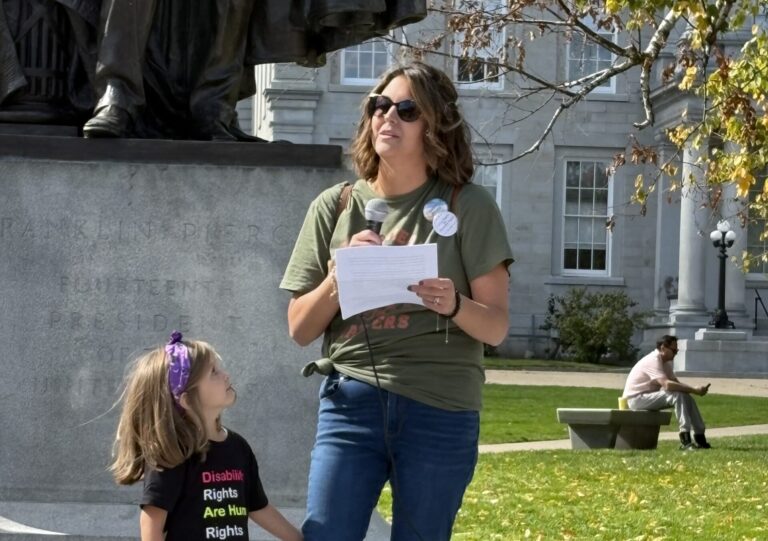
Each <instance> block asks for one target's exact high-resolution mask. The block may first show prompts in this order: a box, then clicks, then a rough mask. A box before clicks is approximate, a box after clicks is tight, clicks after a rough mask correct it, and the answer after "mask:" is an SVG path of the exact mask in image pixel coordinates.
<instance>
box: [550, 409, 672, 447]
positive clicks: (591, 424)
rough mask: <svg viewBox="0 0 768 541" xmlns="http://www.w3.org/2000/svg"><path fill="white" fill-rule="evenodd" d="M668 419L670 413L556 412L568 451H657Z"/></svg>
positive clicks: (591, 410) (596, 410)
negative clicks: (565, 427) (564, 429)
mask: <svg viewBox="0 0 768 541" xmlns="http://www.w3.org/2000/svg"><path fill="white" fill-rule="evenodd" d="M671 417H672V413H671V412H669V411H647V410H617V409H601V408H557V420H558V421H559V422H561V423H566V424H568V432H569V434H570V436H571V449H656V445H657V444H658V441H659V429H660V428H661V425H668V424H669V420H670V419H671Z"/></svg>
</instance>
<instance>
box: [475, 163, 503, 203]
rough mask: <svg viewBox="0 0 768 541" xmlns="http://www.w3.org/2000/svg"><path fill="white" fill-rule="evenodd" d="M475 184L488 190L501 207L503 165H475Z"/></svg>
mask: <svg viewBox="0 0 768 541" xmlns="http://www.w3.org/2000/svg"><path fill="white" fill-rule="evenodd" d="M473 182H474V183H475V184H478V185H479V186H482V187H483V188H485V189H486V190H488V192H489V193H490V194H491V196H493V199H494V200H495V201H496V204H497V205H498V206H499V207H501V165H475V176H474V180H473Z"/></svg>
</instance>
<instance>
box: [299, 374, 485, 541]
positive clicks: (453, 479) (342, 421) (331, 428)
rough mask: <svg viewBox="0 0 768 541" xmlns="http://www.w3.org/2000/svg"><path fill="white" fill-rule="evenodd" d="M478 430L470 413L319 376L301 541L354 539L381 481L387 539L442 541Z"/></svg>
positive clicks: (467, 476) (468, 475)
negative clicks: (389, 502) (385, 492)
mask: <svg viewBox="0 0 768 541" xmlns="http://www.w3.org/2000/svg"><path fill="white" fill-rule="evenodd" d="M382 401H383V406H384V409H382ZM385 425H386V429H385ZM479 428H480V422H479V414H478V412H476V411H445V410H441V409H439V408H435V407H432V406H427V405H426V404H423V403H420V402H417V401H415V400H411V399H409V398H405V397H403V396H400V395H397V394H394V393H390V392H387V391H381V395H379V391H378V389H377V388H376V387H374V386H372V385H368V384H367V383H363V382H360V381H357V380H354V379H351V378H349V377H347V376H342V375H340V374H339V373H334V374H331V375H330V376H327V377H326V378H325V380H324V381H323V383H322V385H321V387H320V411H319V418H318V423H317V437H316V440H315V447H314V449H313V450H312V462H311V465H310V469H309V488H308V495H307V518H306V520H305V521H304V524H303V526H302V532H303V534H304V539H305V541H361V540H362V539H363V538H364V537H365V534H366V531H367V529H368V523H369V522H370V518H371V513H372V511H373V509H374V507H375V506H376V503H377V501H378V499H379V494H380V493H381V489H382V487H383V486H384V483H385V482H386V481H387V480H389V481H390V484H391V486H392V491H393V506H392V507H393V513H392V514H393V516H392V537H391V539H392V541H443V540H445V541H448V540H449V539H450V538H451V528H452V527H453V521H454V519H455V518H456V513H457V512H458V510H459V507H460V506H461V499H462V497H463V496H464V491H465V490H466V488H467V485H469V482H470V481H471V480H472V474H473V473H474V469H475V464H476V462H477V439H478V432H479ZM385 438H386V439H385ZM387 440H388V444H389V445H387ZM388 447H389V449H388Z"/></svg>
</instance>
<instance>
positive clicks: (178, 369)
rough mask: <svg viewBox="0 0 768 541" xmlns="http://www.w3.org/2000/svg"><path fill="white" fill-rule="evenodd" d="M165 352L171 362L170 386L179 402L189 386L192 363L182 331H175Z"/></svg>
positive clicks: (169, 371) (169, 367)
mask: <svg viewBox="0 0 768 541" xmlns="http://www.w3.org/2000/svg"><path fill="white" fill-rule="evenodd" d="M165 352H166V353H167V354H168V357H169V358H170V360H171V362H170V363H169V364H168V387H169V388H170V390H171V395H172V396H173V399H174V400H175V401H176V403H177V404H178V403H179V400H180V399H181V394H182V393H183V392H184V391H185V390H186V388H187V381H188V380H189V372H190V368H191V366H190V365H191V363H190V361H189V351H188V350H187V346H185V345H184V343H183V342H182V341H181V333H180V332H179V331H173V334H171V339H170V341H169V342H168V345H167V346H165Z"/></svg>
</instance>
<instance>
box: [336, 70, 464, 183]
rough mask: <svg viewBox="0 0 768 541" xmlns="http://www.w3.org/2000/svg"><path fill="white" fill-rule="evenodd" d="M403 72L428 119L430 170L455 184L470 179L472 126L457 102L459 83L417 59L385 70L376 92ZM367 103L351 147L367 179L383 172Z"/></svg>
mask: <svg viewBox="0 0 768 541" xmlns="http://www.w3.org/2000/svg"><path fill="white" fill-rule="evenodd" d="M400 76H403V77H405V79H406V80H407V81H408V85H409V87H410V89H411V95H412V96H413V100H414V101H415V102H416V106H417V107H418V108H419V111H421V118H423V119H424V123H425V132H424V153H425V157H426V160H427V174H429V175H436V176H437V177H438V178H439V179H440V180H441V181H443V182H446V183H448V184H451V185H459V184H466V183H468V182H470V181H471V179H472V173H473V171H474V167H473V165H472V147H471V145H470V136H469V128H468V127H467V124H466V122H464V119H463V118H462V116H461V113H460V112H459V108H458V104H457V103H456V100H457V99H458V94H457V93H456V87H455V86H454V85H453V83H452V82H451V80H450V79H449V78H448V76H447V75H446V74H445V73H443V72H442V71H440V70H439V69H437V68H435V67H433V66H430V65H429V64H425V63H423V62H413V63H410V64H408V65H406V66H400V67H396V68H393V69H392V70H390V71H388V72H387V73H385V74H384V75H383V76H382V78H381V80H380V81H379V83H378V84H377V85H376V87H375V88H374V89H373V93H374V94H380V93H381V92H382V90H384V88H386V86H387V85H388V84H389V83H390V81H392V79H394V78H395V77H400ZM367 104H368V97H366V99H365V101H364V102H363V107H362V116H361V118H360V123H359V124H358V127H357V134H356V135H355V138H354V140H353V141H352V147H351V150H352V160H353V162H354V165H355V169H356V171H357V174H358V175H360V177H362V178H364V179H374V178H376V175H378V172H379V156H378V155H377V154H376V150H375V149H374V147H373V141H372V138H371V117H370V115H369V113H368V108H367Z"/></svg>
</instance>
